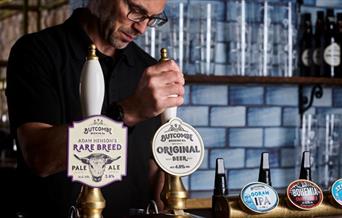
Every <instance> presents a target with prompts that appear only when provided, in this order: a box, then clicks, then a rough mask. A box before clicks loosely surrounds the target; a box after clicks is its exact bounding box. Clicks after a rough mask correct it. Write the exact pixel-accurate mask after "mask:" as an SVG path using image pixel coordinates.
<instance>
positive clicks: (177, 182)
mask: <svg viewBox="0 0 342 218" xmlns="http://www.w3.org/2000/svg"><path fill="white" fill-rule="evenodd" d="M167 60H169V58H168V53H167V49H166V48H162V49H161V59H160V61H161V62H162V61H167ZM188 197H189V195H188V192H187V191H186V190H185V188H184V185H183V182H182V180H181V177H180V176H174V175H171V174H168V173H166V172H165V181H164V187H163V190H162V193H161V199H162V200H163V202H164V204H165V205H166V210H167V213H168V214H170V215H176V216H174V217H178V218H182V217H190V216H189V215H186V213H185V212H184V209H186V204H185V203H186V200H187V199H188Z"/></svg>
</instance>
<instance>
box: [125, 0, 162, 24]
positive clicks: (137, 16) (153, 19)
mask: <svg viewBox="0 0 342 218" xmlns="http://www.w3.org/2000/svg"><path fill="white" fill-rule="evenodd" d="M126 3H127V5H128V8H129V11H128V13H127V18H128V19H129V20H130V21H133V22H136V23H140V22H143V21H144V20H146V19H148V22H147V26H149V27H157V26H158V27H160V26H162V25H164V24H165V23H167V22H168V18H167V16H166V14H165V12H164V11H163V12H162V13H161V14H159V15H152V16H148V15H147V14H141V13H140V12H139V11H137V10H135V9H134V8H133V7H132V5H131V4H130V2H129V1H128V0H126Z"/></svg>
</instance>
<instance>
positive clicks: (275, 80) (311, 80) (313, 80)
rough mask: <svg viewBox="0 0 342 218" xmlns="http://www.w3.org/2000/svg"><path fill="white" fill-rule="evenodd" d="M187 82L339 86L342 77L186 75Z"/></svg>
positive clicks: (341, 82)
mask: <svg viewBox="0 0 342 218" xmlns="http://www.w3.org/2000/svg"><path fill="white" fill-rule="evenodd" d="M185 82H186V83H187V84H298V85H315V84H320V85H326V86H338V85H342V78H319V77H298V76H297V77H261V76H260V77H259V76H205V75H192V76H189V75H186V76H185Z"/></svg>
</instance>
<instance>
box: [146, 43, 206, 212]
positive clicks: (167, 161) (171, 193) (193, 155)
mask: <svg viewBox="0 0 342 218" xmlns="http://www.w3.org/2000/svg"><path fill="white" fill-rule="evenodd" d="M167 60H169V59H168V55H167V50H166V49H165V48H163V49H161V60H160V61H167ZM169 97H170V98H172V97H176V96H173V95H171V96H169ZM161 120H162V124H163V125H162V126H161V127H160V128H159V129H158V130H157V132H156V134H155V135H154V138H153V142H152V151H153V156H154V158H155V160H156V163H157V164H158V165H159V167H160V168H161V169H162V170H163V171H165V183H164V187H163V190H162V193H161V199H162V200H163V201H164V203H165V205H166V215H170V216H175V217H178V218H181V217H190V215H189V214H188V213H185V212H184V209H186V200H187V198H188V193H187V191H186V190H185V188H184V186H183V183H182V180H181V176H186V175H190V174H191V173H193V172H194V171H195V170H196V169H197V168H198V167H199V166H200V165H201V163H202V160H203V156H204V145H203V141H202V138H201V136H200V135H199V133H198V132H197V131H196V130H195V129H194V128H193V127H192V126H191V125H189V124H187V123H185V122H183V121H182V120H181V119H180V118H177V107H172V108H168V109H166V110H165V112H164V113H162V114H161Z"/></svg>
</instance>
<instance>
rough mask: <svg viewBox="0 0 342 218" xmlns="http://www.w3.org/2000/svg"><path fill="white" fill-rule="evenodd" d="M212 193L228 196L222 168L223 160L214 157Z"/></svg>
mask: <svg viewBox="0 0 342 218" xmlns="http://www.w3.org/2000/svg"><path fill="white" fill-rule="evenodd" d="M214 195H215V196H228V188H227V178H226V173H225V168H224V160H223V159H222V158H217V159H216V170H215V187H214Z"/></svg>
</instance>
